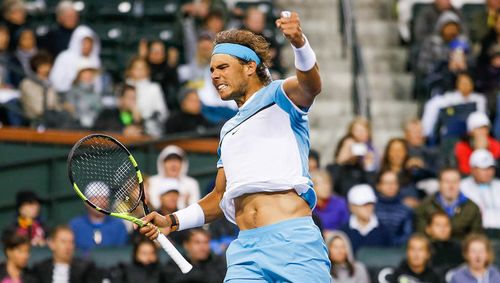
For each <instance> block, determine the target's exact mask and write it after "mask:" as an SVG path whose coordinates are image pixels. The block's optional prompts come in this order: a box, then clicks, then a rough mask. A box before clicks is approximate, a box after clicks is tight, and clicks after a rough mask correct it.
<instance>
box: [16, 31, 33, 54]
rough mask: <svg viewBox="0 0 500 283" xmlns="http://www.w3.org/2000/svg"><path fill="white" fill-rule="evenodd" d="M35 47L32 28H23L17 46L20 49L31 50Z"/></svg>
mask: <svg viewBox="0 0 500 283" xmlns="http://www.w3.org/2000/svg"><path fill="white" fill-rule="evenodd" d="M35 47H36V38H35V34H34V33H33V31H32V30H24V31H23V32H22V33H21V36H20V37H19V48H20V49H21V50H28V51H29V50H32V49H33V48H35Z"/></svg>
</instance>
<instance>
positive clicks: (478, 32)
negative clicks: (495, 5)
mask: <svg viewBox="0 0 500 283" xmlns="http://www.w3.org/2000/svg"><path fill="white" fill-rule="evenodd" d="M461 12H462V16H463V18H464V21H465V25H466V26H467V29H468V33H469V37H470V40H471V41H472V42H473V43H479V42H480V41H481V39H483V37H484V36H485V35H486V34H487V33H488V28H487V26H486V19H487V12H486V6H485V4H477V3H476V4H473V3H468V4H464V5H463V6H462V8H461Z"/></svg>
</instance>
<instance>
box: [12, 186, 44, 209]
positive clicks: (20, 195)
mask: <svg viewBox="0 0 500 283" xmlns="http://www.w3.org/2000/svg"><path fill="white" fill-rule="evenodd" d="M34 202H36V203H39V204H40V203H41V200H40V198H39V197H38V195H37V194H36V193H35V192H33V191H30V190H24V191H19V192H17V194H16V208H17V209H19V207H21V205H23V204H25V203H34Z"/></svg>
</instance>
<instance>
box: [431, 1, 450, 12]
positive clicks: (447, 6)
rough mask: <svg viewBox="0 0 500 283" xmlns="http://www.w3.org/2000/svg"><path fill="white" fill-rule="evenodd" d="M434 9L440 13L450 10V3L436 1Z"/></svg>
mask: <svg viewBox="0 0 500 283" xmlns="http://www.w3.org/2000/svg"><path fill="white" fill-rule="evenodd" d="M435 3H436V7H437V8H438V9H439V10H440V11H445V10H449V9H451V1H450V0H436V2H435Z"/></svg>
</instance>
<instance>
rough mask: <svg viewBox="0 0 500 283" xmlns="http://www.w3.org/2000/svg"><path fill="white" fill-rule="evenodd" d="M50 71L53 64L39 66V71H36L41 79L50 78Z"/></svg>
mask: <svg viewBox="0 0 500 283" xmlns="http://www.w3.org/2000/svg"><path fill="white" fill-rule="evenodd" d="M50 69H52V64H50V63H44V64H40V66H38V69H37V70H36V73H37V75H38V76H39V77H41V78H48V77H49V74H50Z"/></svg>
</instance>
